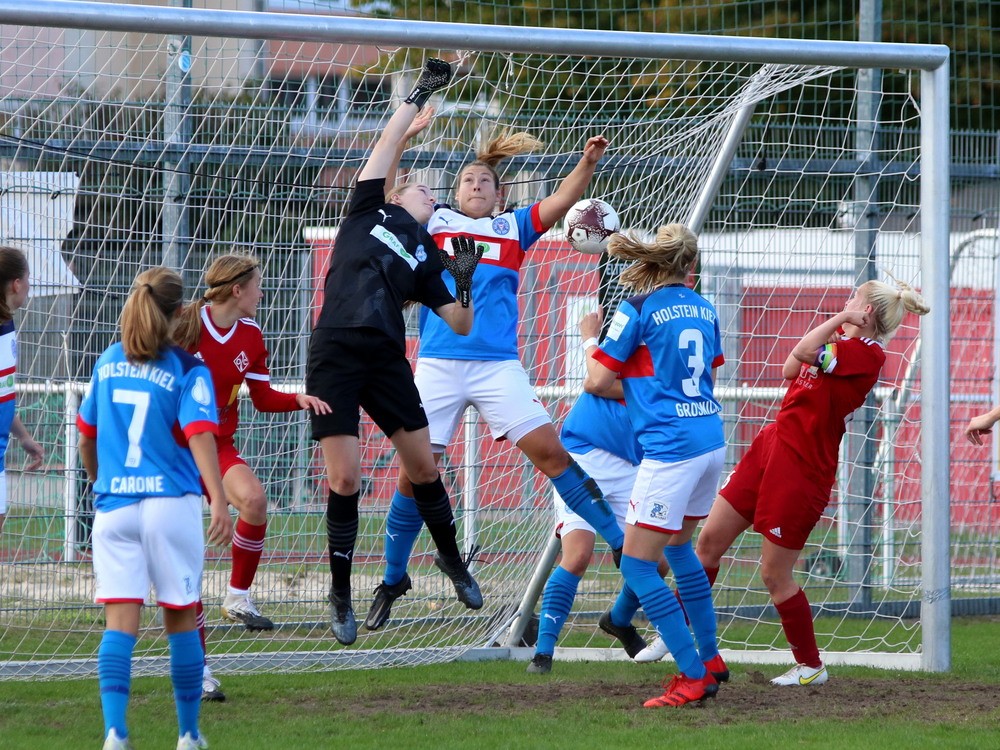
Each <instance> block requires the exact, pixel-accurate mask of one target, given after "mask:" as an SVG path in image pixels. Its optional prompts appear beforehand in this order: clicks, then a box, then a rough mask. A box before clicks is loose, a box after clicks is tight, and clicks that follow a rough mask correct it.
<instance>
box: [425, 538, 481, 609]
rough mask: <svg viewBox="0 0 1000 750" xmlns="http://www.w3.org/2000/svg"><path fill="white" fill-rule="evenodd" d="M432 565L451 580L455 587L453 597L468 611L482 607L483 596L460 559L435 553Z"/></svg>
mask: <svg viewBox="0 0 1000 750" xmlns="http://www.w3.org/2000/svg"><path fill="white" fill-rule="evenodd" d="M434 564H435V565H437V566H438V568H439V569H440V570H441V572H442V573H444V574H445V575H446V576H448V577H449V578H450V579H451V582H452V583H453V584H454V585H455V596H456V597H457V598H458V600H459V601H460V602H462V604H464V605H465V606H466V607H468V608H469V609H480V608H481V607H482V606H483V594H482V592H481V591H480V590H479V584H478V583H476V579H474V578H473V577H472V574H471V573H469V569H468V567H466V564H465V562H464V561H463V560H462V558H461V557H454V558H446V557H444V556H443V555H442V554H441V553H440V552H435V553H434Z"/></svg>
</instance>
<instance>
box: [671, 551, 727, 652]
mask: <svg viewBox="0 0 1000 750" xmlns="http://www.w3.org/2000/svg"><path fill="white" fill-rule="evenodd" d="M663 554H665V555H666V556H667V562H668V563H670V569H671V570H672V571H674V580H675V581H676V582H677V590H678V591H679V592H680V595H681V602H683V604H684V611H685V612H686V613H687V617H688V620H690V621H691V630H692V631H694V637H695V640H696V641H698V653H700V654H701V660H702V661H709V660H710V659H714V658H715V657H716V656H717V655H718V653H719V645H718V641H717V640H716V637H715V636H716V630H717V626H716V620H715V607H714V606H713V604H712V587H711V586H710V585H709V584H708V576H707V575H705V569H704V568H703V567H702V566H701V563H700V562H698V556H697V555H695V553H694V549H692V547H691V542H688V543H687V544H679V545H677V546H672V545H668V546H667V547H666V548H665V549H664V550H663Z"/></svg>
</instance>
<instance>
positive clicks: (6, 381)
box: [0, 320, 17, 471]
mask: <svg viewBox="0 0 1000 750" xmlns="http://www.w3.org/2000/svg"><path fill="white" fill-rule="evenodd" d="M16 370H17V334H16V333H15V332H14V321H13V320H8V321H7V322H6V323H4V324H2V325H0V471H3V470H4V468H5V464H4V461H5V459H6V458H7V445H8V443H9V442H10V426H11V425H12V424H13V423H14V409H15V405H16V402H17V397H16V394H15V392H14V375H15V373H16Z"/></svg>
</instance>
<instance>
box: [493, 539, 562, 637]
mask: <svg viewBox="0 0 1000 750" xmlns="http://www.w3.org/2000/svg"><path fill="white" fill-rule="evenodd" d="M560 549H562V542H561V541H559V537H557V536H556V535H555V534H554V533H553V534H552V536H550V537H549V543H548V544H547V545H545V549H544V550H543V551H542V555H541V557H539V558H538V565H536V566H535V572H534V573H532V575H531V580H530V581H529V582H528V587H527V588H526V589H525V590H524V596H522V597H521V603H520V604H519V605H518V607H517V616H516V617H515V618H514V622H512V623H511V624H510V630H508V631H507V639H506V640H505V641H504V642H503V643H502V644H501V645H502V646H504V647H505V648H514V647H515V646H517V645H518V644H519V643H520V642H521V637H522V636H523V635H524V631H525V629H526V628H527V627H528V623H529V622H530V621H531V615H532V613H534V611H535V604H536V603H537V602H538V597H539V596H541V594H542V589H543V588H545V582H546V581H547V580H548V579H549V571H551V570H552V566H553V565H554V564H555V562H556V555H558V554H559V550H560Z"/></svg>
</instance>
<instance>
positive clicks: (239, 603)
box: [222, 594, 274, 630]
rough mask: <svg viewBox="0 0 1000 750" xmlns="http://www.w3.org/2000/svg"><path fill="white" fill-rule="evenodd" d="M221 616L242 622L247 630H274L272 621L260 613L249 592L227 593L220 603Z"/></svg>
mask: <svg viewBox="0 0 1000 750" xmlns="http://www.w3.org/2000/svg"><path fill="white" fill-rule="evenodd" d="M222 616H223V617H225V618H226V619H227V620H229V621H230V622H239V623H243V626H244V627H245V628H246V629H247V630H274V623H273V622H272V621H271V619H270V618H268V617H264V615H262V614H261V613H260V610H259V609H257V605H256V604H254V603H253V599H251V598H250V594H228V595H227V596H226V600H225V601H224V602H223V603H222Z"/></svg>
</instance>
